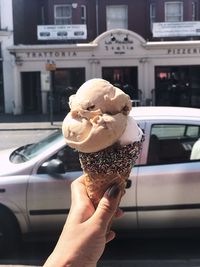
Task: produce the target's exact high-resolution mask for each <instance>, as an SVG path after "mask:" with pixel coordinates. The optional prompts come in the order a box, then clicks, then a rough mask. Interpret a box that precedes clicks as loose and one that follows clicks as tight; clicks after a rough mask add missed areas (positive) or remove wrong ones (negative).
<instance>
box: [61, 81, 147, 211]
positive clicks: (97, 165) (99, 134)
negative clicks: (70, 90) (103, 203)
mask: <svg viewBox="0 0 200 267" xmlns="http://www.w3.org/2000/svg"><path fill="white" fill-rule="evenodd" d="M69 106H70V109H71V111H70V112H69V113H68V114H67V116H66V117H65V119H64V121H63V127H62V129H63V135H64V138H65V140H66V143H67V144H68V145H69V146H70V147H72V148H74V149H76V150H78V151H79V157H80V161H81V165H82V168H83V171H84V175H85V181H86V188H87V191H88V195H89V197H90V198H91V199H92V201H93V203H94V206H97V205H98V202H99V200H100V198H101V197H102V195H103V193H104V192H105V191H106V189H107V188H108V187H109V186H110V185H112V184H113V183H116V182H117V183H118V184H119V185H120V187H121V190H122V191H124V188H125V185H126V181H127V179H128V176H129V174H130V171H131V169H132V167H133V165H134V163H135V161H136V158H137V157H138V155H139V152H140V149H141V144H142V136H143V133H142V131H141V129H140V128H139V127H138V126H137V124H136V122H135V120H134V119H133V118H132V117H131V116H129V113H130V110H131V108H132V105H131V100H130V97H129V96H128V95H127V94H125V93H124V92H123V91H122V90H120V89H119V88H117V87H115V86H113V85H112V84H110V83H109V82H108V81H106V80H103V79H91V80H89V81H87V82H85V83H84V84H83V85H82V86H81V87H80V88H79V89H78V91H77V93H76V94H75V95H72V96H71V97H70V99H69Z"/></svg>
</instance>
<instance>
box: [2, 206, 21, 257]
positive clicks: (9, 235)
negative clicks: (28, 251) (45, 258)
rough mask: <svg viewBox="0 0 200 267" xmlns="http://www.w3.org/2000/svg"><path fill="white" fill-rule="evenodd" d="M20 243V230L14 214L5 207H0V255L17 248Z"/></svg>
mask: <svg viewBox="0 0 200 267" xmlns="http://www.w3.org/2000/svg"><path fill="white" fill-rule="evenodd" d="M20 243H21V239H20V231H19V226H18V223H17V220H16V218H15V216H14V215H13V214H12V213H11V212H10V211H9V210H7V209H6V208H4V207H3V208H1V207H0V255H1V256H2V255H5V253H6V254H8V253H11V252H13V251H14V250H16V249H18V248H19V246H20Z"/></svg>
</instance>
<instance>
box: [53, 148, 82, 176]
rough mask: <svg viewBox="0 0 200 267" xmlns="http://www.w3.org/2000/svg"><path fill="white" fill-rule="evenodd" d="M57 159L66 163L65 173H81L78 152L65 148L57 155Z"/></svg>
mask: <svg viewBox="0 0 200 267" xmlns="http://www.w3.org/2000/svg"><path fill="white" fill-rule="evenodd" d="M56 158H57V159H59V160H61V161H62V162H63V163H64V168H65V171H66V172H67V171H80V170H82V169H81V165H80V161H79V154H78V151H77V150H75V149H72V148H70V147H69V146H65V147H64V148H63V149H61V150H60V151H59V152H58V153H57V154H56Z"/></svg>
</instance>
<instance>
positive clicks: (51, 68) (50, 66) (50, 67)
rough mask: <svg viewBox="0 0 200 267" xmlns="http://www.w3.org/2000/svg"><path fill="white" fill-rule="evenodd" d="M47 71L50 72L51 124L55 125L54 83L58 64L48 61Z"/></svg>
mask: <svg viewBox="0 0 200 267" xmlns="http://www.w3.org/2000/svg"><path fill="white" fill-rule="evenodd" d="M46 70H47V71H49V82H50V91H49V112H50V122H51V125H53V82H54V72H55V70H56V64H55V62H54V61H53V60H47V63H46Z"/></svg>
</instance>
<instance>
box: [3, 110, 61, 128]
mask: <svg viewBox="0 0 200 267" xmlns="http://www.w3.org/2000/svg"><path fill="white" fill-rule="evenodd" d="M63 119H64V116H58V115H57V116H54V117H53V120H52V122H51V121H50V119H49V116H48V115H38V114H37V115H8V114H0V131H9V130H38V129H41V130H49V129H50V130H51V129H52V130H53V129H57V128H61V126H62V121H63Z"/></svg>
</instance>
